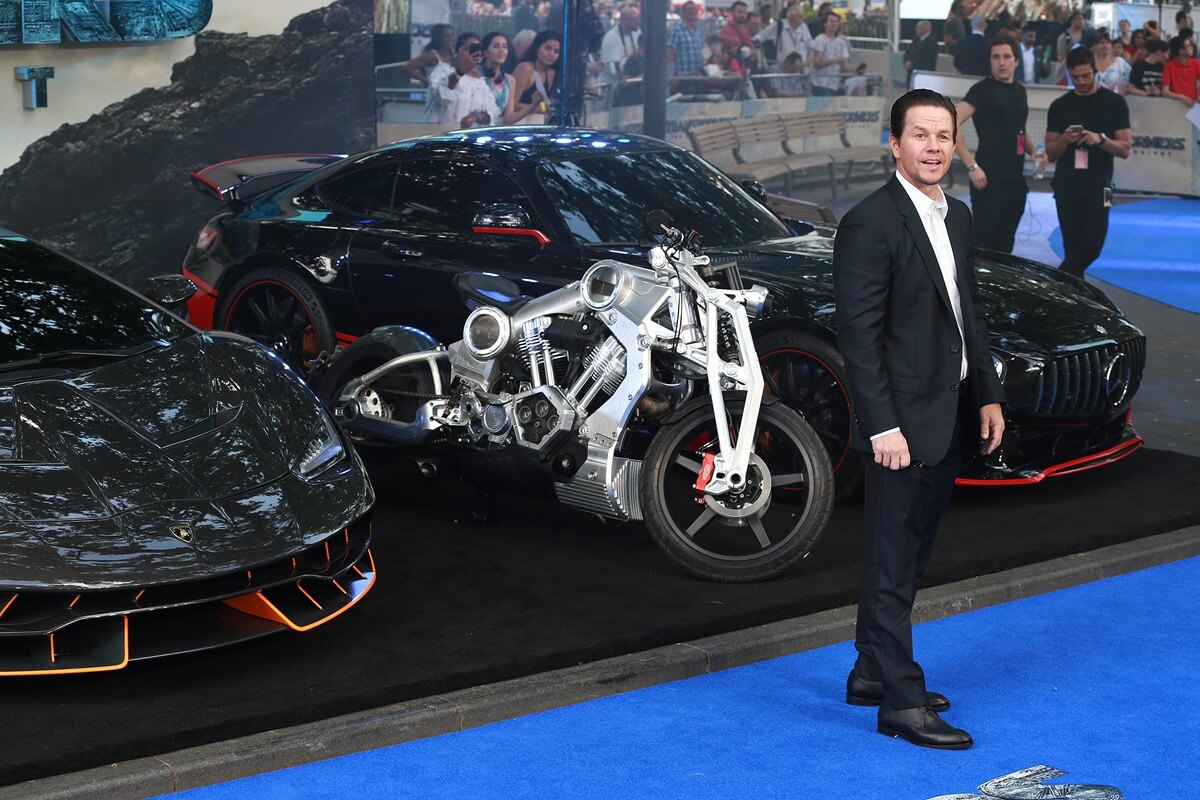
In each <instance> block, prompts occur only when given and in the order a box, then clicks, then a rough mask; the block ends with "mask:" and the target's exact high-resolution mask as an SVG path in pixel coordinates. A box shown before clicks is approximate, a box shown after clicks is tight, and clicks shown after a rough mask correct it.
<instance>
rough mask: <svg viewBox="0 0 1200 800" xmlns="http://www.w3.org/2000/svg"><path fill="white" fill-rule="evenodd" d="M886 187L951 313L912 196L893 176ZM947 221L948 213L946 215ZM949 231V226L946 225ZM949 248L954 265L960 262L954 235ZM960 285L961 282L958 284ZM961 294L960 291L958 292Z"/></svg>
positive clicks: (937, 266) (951, 309) (927, 236)
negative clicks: (952, 254) (952, 251)
mask: <svg viewBox="0 0 1200 800" xmlns="http://www.w3.org/2000/svg"><path fill="white" fill-rule="evenodd" d="M888 188H889V189H890V190H891V192H892V199H893V200H895V201H896V207H897V208H898V209H899V210H900V216H902V217H904V227H905V228H907V229H908V234H909V236H911V237H912V238H913V243H914V244H916V246H917V252H918V253H920V254H921V260H922V261H924V262H925V269H927V270H928V271H929V276H930V278H931V279H932V280H933V285H934V287H935V288H937V292H938V295H940V296H941V298H942V302H943V303H945V304H946V308H947V309H948V310H949V311H950V313H951V314H953V313H954V309H953V308H952V307H951V305H950V294H949V292H947V291H946V279H945V278H944V277H943V276H942V268H941V266H940V265H939V264H938V260H937V256H936V255H934V252H933V244H932V243H931V242H930V241H929V234H927V233H925V223H923V222H922V221H921V215H920V214H918V213H917V207H916V206H914V205H913V201H912V198H910V197H909V196H908V192H906V191H905V190H904V187H903V186H901V185H900V179H899V178H897V177H895V176H893V177H892V179H891V181H889V182H888ZM947 221H949V220H948V215H947ZM946 230H947V232H949V227H947V229H946ZM950 242H951V249H952V250H954V261H955V266H956V267H957V265H958V264H959V263H962V262H961V260H960V259H959V257H958V251H957V250H956V249H954V237H950ZM960 285H961V284H960ZM960 294H961V292H960Z"/></svg>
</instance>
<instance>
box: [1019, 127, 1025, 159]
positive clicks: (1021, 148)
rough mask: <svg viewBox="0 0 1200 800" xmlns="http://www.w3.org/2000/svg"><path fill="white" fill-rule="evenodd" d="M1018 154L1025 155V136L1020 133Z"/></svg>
mask: <svg viewBox="0 0 1200 800" xmlns="http://www.w3.org/2000/svg"><path fill="white" fill-rule="evenodd" d="M1017 155H1019V156H1023V155H1025V137H1024V136H1023V135H1021V134H1019V133H1018V134H1017Z"/></svg>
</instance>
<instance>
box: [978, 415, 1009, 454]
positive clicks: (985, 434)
mask: <svg viewBox="0 0 1200 800" xmlns="http://www.w3.org/2000/svg"><path fill="white" fill-rule="evenodd" d="M1003 438H1004V411H1003V409H1001V408H1000V404H999V403H988V404H987V405H986V406H980V407H979V442H980V444H979V452H981V453H983V454H984V455H985V456H986V455H988V454H989V453H991V452H992V451H993V450H995V449H996V448H997V447H999V446H1000V441H1001V440H1002V439H1003Z"/></svg>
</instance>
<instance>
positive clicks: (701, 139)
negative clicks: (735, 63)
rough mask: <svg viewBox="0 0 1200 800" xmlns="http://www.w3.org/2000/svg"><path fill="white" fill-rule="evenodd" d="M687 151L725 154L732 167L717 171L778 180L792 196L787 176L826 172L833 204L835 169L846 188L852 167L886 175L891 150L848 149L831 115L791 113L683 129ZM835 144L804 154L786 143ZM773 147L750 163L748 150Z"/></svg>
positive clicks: (837, 118)
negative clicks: (826, 140) (837, 142)
mask: <svg viewBox="0 0 1200 800" xmlns="http://www.w3.org/2000/svg"><path fill="white" fill-rule="evenodd" d="M687 134H688V138H689V139H690V140H691V143H692V149H693V150H694V151H695V152H696V154H697V155H699V156H702V157H704V158H708V159H709V160H712V158H713V157H714V156H717V155H722V154H724V153H731V154H732V155H733V159H734V161H735V162H736V163H735V164H734V165H733V166H730V167H722V168H721V169H722V171H723V172H725V174H727V175H729V176H730V177H731V178H734V179H735V180H742V179H745V178H753V179H754V180H757V181H764V182H765V181H768V180H771V179H773V178H783V185H784V192H785V193H786V194H791V193H792V175H793V174H794V173H797V172H801V171H803V170H805V169H811V168H813V167H825V168H826V169H828V171H829V186H830V192H831V193H832V196H833V199H834V200H837V179H836V175H835V173H834V170H835V168H836V167H837V166H838V165H840V164H845V165H846V174H845V176H844V178H843V183H844V185H846V186H849V184H850V176H851V175H852V174H853V171H854V166H855V165H856V164H870V165H872V166H874V164H876V163H878V164H880V166H882V168H883V172H884V174H885V175H886V174H887V172H888V168H889V167H890V165H891V151H890V150H889V149H888V148H887V147H886V146H884V145H862V146H855V145H851V144H850V141H849V139H848V138H847V136H846V122H845V120H844V119H843V118H842V115H841V114H839V113H837V112H836V111H801V112H796V113H791V114H760V115H758V116H754V117H746V118H743V119H733V120H722V121H720V122H709V123H705V124H703V125H694V126H692V127H690V128H688V129H687ZM832 136H836V137H838V138H839V139H841V142H842V146H841V147H831V148H826V149H822V150H815V151H809V152H797V151H796V150H793V149H792V147H791V144H790V143H791V142H796V141H806V140H808V139H812V138H815V137H832ZM755 146H775V147H778V148H779V153H778V155H771V156H768V157H766V158H755V159H753V160H751V159H750V157H749V156H748V154H747V150H748V148H751V147H755Z"/></svg>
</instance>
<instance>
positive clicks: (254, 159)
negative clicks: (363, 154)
mask: <svg viewBox="0 0 1200 800" xmlns="http://www.w3.org/2000/svg"><path fill="white" fill-rule="evenodd" d="M343 158H345V156H344V155H332V154H326V153H289V154H283V155H273V156H250V157H249V158H235V159H233V160H231V161H222V162H221V163H220V164H213V165H212V166H209V167H205V168H204V169H201V170H198V171H196V172H193V173H191V174H190V177H191V179H192V185H193V186H195V187H196V189H198V190H199V191H200V192H202V193H203V194H206V195H209V196H211V197H215V198H216V199H217V200H219V201H221V202H222V203H227V202H229V201H231V200H248V199H250V198H251V197H253V196H254V195H258V194H262V193H263V192H265V191H268V190H270V189H273V188H275V187H276V186H282V185H283V184H284V183H287V182H288V181H290V180H292V179H293V178H298V177H299V176H301V175H304V174H306V173H309V172H312V171H313V170H314V169H317V168H319V167H323V166H325V165H326V164H332V163H333V162H335V161H340V160H341V159H343Z"/></svg>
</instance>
